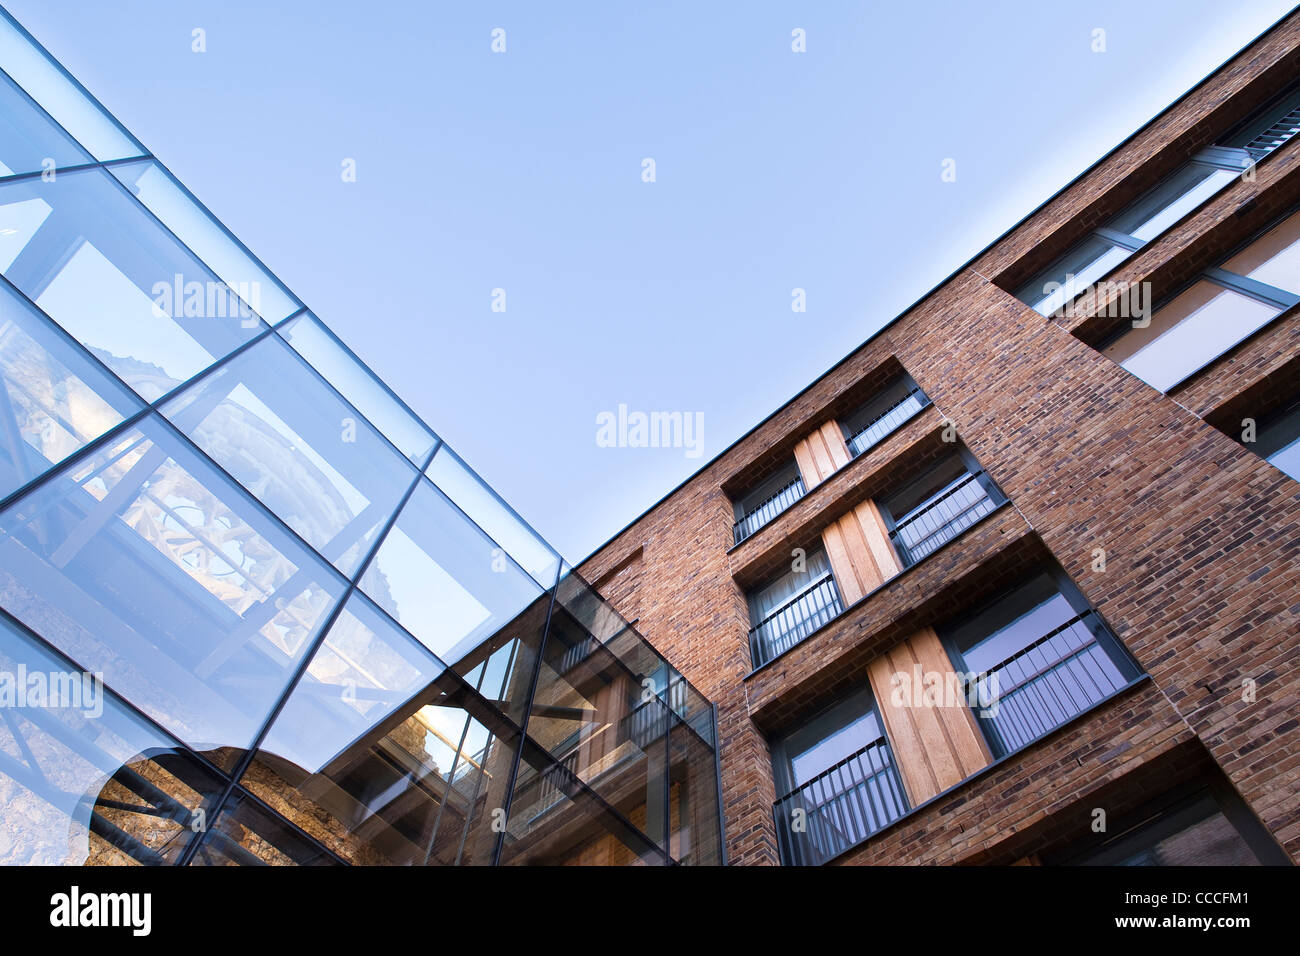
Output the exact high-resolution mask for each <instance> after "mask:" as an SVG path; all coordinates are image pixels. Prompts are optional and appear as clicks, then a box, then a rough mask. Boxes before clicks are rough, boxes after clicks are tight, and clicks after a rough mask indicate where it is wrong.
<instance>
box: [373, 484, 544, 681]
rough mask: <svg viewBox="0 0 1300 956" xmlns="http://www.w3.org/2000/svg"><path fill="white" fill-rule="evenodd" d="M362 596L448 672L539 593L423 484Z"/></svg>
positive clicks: (389, 538)
mask: <svg viewBox="0 0 1300 956" xmlns="http://www.w3.org/2000/svg"><path fill="white" fill-rule="evenodd" d="M361 588H362V590H363V591H365V593H366V594H367V595H369V596H370V598H371V599H372V600H373V601H374V602H375V603H376V604H378V605H379V606H380V607H382V608H383V609H384V610H386V611H387V612H388V613H389V614H391V615H392V617H393V618H394V619H395V620H396V621H397V622H398V623H399V624H401V625H402V626H403V627H404V628H406V629H407V630H408V631H410V632H411V633H412V634H414V635H415V636H416V638H418V639H419V640H420V642H421V643H423V644H424V645H425V647H427V648H429V650H431V651H433V652H434V653H435V654H437V655H438V657H439V658H441V659H442V660H444V661H446V662H447V663H448V664H455V663H457V662H458V661H459V660H460V659H461V658H462V657H464V656H465V654H466V653H467V652H469V651H470V650H471V649H472V648H474V646H475V645H477V644H478V643H479V642H480V641H482V640H484V639H485V638H487V637H489V636H491V635H492V634H494V633H495V632H496V631H497V630H498V629H500V628H501V626H502V625H504V624H505V623H506V622H508V621H510V620H511V619H512V618H514V617H515V615H517V614H519V612H520V611H522V610H523V609H524V608H525V607H526V606H527V605H529V604H530V603H531V602H532V601H534V600H535V599H536V598H537V597H538V595H540V594H541V593H542V588H541V587H540V586H538V584H537V583H536V582H535V581H533V580H531V579H530V578H529V577H528V576H527V575H525V574H524V573H523V572H521V571H520V570H519V569H518V568H516V567H515V566H514V565H512V564H511V563H510V562H509V561H507V560H505V558H504V557H503V556H502V555H500V554H499V553H497V552H496V549H495V547H494V545H493V543H492V542H491V541H490V540H489V539H488V538H487V537H486V536H485V535H484V534H483V532H481V531H480V530H479V529H478V528H476V527H474V526H473V525H472V524H471V523H470V522H469V521H467V520H466V519H465V516H464V515H462V514H461V513H460V512H459V511H458V510H457V509H456V508H455V506H454V505H452V503H451V502H450V501H448V500H447V498H446V496H444V495H443V494H442V493H441V492H439V491H438V489H436V488H435V487H433V485H431V484H429V483H427V482H425V481H421V482H420V485H419V487H418V488H416V489H415V493H414V494H412V496H411V500H410V501H409V502H408V503H407V505H406V507H405V508H404V509H403V510H402V513H401V514H400V515H399V516H398V518H397V523H396V525H394V527H393V529H392V530H391V531H390V532H389V533H388V536H387V537H386V538H385V539H384V542H383V544H382V545H380V547H379V552H378V553H377V554H376V555H375V560H374V561H373V562H371V564H370V567H369V568H368V569H367V570H366V573H365V575H364V576H363V577H362V579H361Z"/></svg>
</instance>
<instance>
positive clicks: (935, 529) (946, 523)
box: [889, 471, 1002, 568]
mask: <svg viewBox="0 0 1300 956" xmlns="http://www.w3.org/2000/svg"><path fill="white" fill-rule="evenodd" d="M1001 503H1002V502H1001V496H1000V495H999V494H997V491H996V488H994V487H993V485H992V483H991V482H988V480H987V478H986V476H985V474H984V472H983V471H976V472H968V473H967V474H965V475H963V476H962V477H961V478H958V479H957V480H956V481H955V482H953V483H952V484H950V485H949V486H948V487H947V488H945V489H943V490H942V491H940V492H939V493H938V494H937V495H935V496H934V497H932V498H931V499H930V500H929V501H927V502H925V503H924V504H922V505H921V506H920V507H918V508H916V509H914V510H913V511H911V512H909V513H908V514H906V515H904V516H903V517H902V518H901V519H900V520H899V522H898V523H897V524H896V525H894V527H893V528H892V529H891V530H890V532H889V538H890V540H891V541H892V542H893V543H894V548H895V549H896V550H897V551H898V557H899V560H901V561H902V562H903V567H904V568H910V567H911V566H912V565H914V564H916V563H917V562H918V561H920V560H921V559H922V558H925V557H926V556H927V555H930V554H932V553H934V552H935V551H938V550H939V549H940V548H941V547H943V546H944V545H945V544H947V543H948V542H949V541H951V540H952V539H953V538H955V537H957V536H958V535H959V534H961V533H962V532H963V531H965V530H966V529H967V528H969V527H970V526H971V525H973V524H974V523H975V522H976V521H978V520H979V519H980V518H983V517H984V516H985V515H986V514H988V513H989V512H991V511H993V509H995V508H996V507H997V506H998V505H999V504H1001Z"/></svg>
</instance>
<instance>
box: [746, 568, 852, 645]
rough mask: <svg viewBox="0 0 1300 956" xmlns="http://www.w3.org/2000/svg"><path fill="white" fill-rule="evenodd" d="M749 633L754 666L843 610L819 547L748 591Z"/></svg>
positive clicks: (832, 577) (800, 639)
mask: <svg viewBox="0 0 1300 956" xmlns="http://www.w3.org/2000/svg"><path fill="white" fill-rule="evenodd" d="M748 597H749V619H750V621H751V622H753V628H752V629H751V630H750V632H749V640H750V649H751V652H752V654H753V661H754V666H755V667H759V666H761V665H762V664H765V663H766V662H767V661H770V660H772V658H774V657H776V656H777V655H778V654H781V653H784V652H785V651H787V650H789V649H790V648H792V647H794V645H796V644H798V643H799V642H800V641H802V640H803V639H804V638H806V637H807V636H808V635H809V634H811V633H812V632H813V631H815V630H817V628H819V627H821V626H822V625H823V624H826V623H827V622H828V621H830V620H832V619H834V618H835V617H837V616H838V615H839V614H840V612H841V611H843V610H844V604H843V602H842V601H841V600H840V592H839V589H838V588H837V587H836V586H835V577H834V575H833V574H831V565H830V561H829V560H827V557H826V552H825V551H824V550H823V549H821V548H815V549H810V550H808V551H807V552H806V554H805V556H804V557H803V558H802V559H800V560H798V561H796V562H793V563H792V565H791V567H790V568H789V569H788V570H786V571H784V572H782V573H781V574H780V575H779V576H777V577H776V578H774V579H772V580H770V581H768V583H767V584H765V585H764V586H763V587H760V588H756V589H754V590H752V591H750V592H749V595H748Z"/></svg>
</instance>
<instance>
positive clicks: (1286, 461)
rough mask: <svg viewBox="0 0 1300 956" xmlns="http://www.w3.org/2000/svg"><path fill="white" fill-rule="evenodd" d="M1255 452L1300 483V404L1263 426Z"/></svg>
mask: <svg viewBox="0 0 1300 956" xmlns="http://www.w3.org/2000/svg"><path fill="white" fill-rule="evenodd" d="M1246 447H1248V448H1249V447H1251V446H1249V445H1247V446H1246ZM1254 451H1255V453H1256V454H1258V455H1260V456H1262V457H1264V458H1266V459H1268V461H1269V462H1270V463H1271V464H1272V465H1273V466H1274V467H1275V468H1277V469H1278V470H1279V471H1284V472H1286V473H1287V474H1288V475H1290V476H1291V477H1292V478H1294V479H1296V480H1297V481H1300V403H1297V404H1295V405H1293V406H1291V408H1289V409H1287V410H1286V411H1284V412H1282V413H1281V414H1279V415H1276V416H1274V417H1273V418H1272V419H1270V420H1269V421H1268V422H1267V423H1266V424H1263V425H1262V427H1261V428H1260V430H1259V436H1258V441H1257V443H1256V444H1255V445H1254Z"/></svg>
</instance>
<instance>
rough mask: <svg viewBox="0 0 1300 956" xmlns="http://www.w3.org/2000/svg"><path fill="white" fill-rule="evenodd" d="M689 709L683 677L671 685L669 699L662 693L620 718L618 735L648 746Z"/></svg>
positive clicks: (640, 745)
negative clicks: (664, 697) (665, 699)
mask: <svg viewBox="0 0 1300 956" xmlns="http://www.w3.org/2000/svg"><path fill="white" fill-rule="evenodd" d="M670 703H671V708H670V706H669V704H670ZM687 709H688V706H687V698H686V684H685V682H684V681H681V680H677V681H673V682H672V683H670V684H669V685H668V702H665V701H664V699H663V698H662V697H661V696H654V697H651V698H650V699H649V700H645V701H642V702H641V703H639V704H637V706H636V707H635V708H633V709H632V711H631V712H630V713H629V714H628V715H627V716H626V717H624V718H623V719H622V720H621V721H620V722H619V734H618V739H619V740H630V741H632V743H634V744H636V745H637V747H639V748H640V749H641V750H645V749H646V748H647V747H649V746H651V745H652V744H653V743H654V741H655V740H657V739H659V738H661V737H663V735H664V734H666V733H668V731H669V730H671V729H672V728H673V726H675V725H676V723H677V722H678V721H679V720H681V719H682V718H683V716H684V715H685V714H686V711H687Z"/></svg>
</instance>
